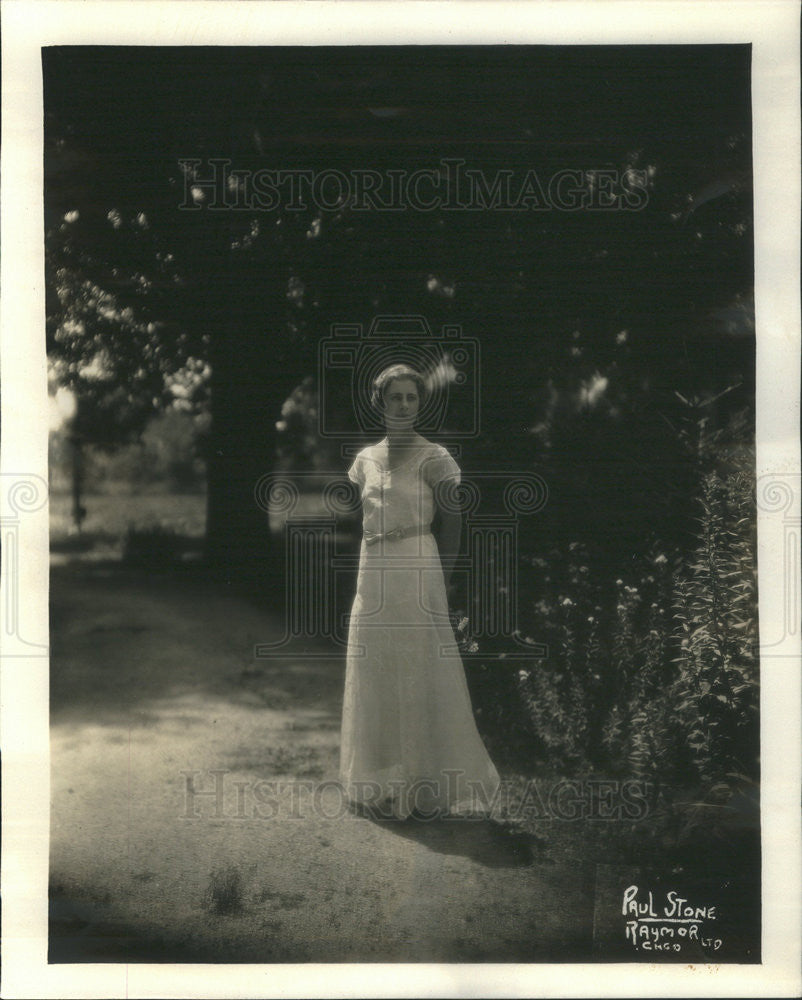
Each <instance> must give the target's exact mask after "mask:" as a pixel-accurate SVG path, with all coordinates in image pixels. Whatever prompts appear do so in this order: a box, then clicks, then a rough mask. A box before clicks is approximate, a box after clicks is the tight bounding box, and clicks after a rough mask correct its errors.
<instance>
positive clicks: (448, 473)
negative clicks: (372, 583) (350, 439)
mask: <svg viewBox="0 0 802 1000" xmlns="http://www.w3.org/2000/svg"><path fill="white" fill-rule="evenodd" d="M348 478H349V479H350V480H351V482H352V483H355V484H356V485H357V486H358V487H359V488H360V494H361V498H362V523H363V528H364V531H365V533H366V534H367V533H372V534H384V533H386V532H388V531H393V530H394V529H397V528H412V527H421V528H424V529H428V528H429V526H430V525H431V523H432V518H433V517H434V492H433V491H434V487H435V486H436V485H437V484H438V483H440V482H442V481H443V480H444V479H456V481H457V482H459V479H460V470H459V466H458V465H457V463H456V462H455V461H454V459H453V458H452V457H451V455H450V454H449V452H448V451H447V450H446V449H445V448H444V447H443V446H442V445H439V444H434V443H432V442H427V443H426V444H425V445H423V446H422V447H421V448H419V449H418V450H417V451H416V452H414V453H413V455H411V456H410V458H408V459H407V460H406V461H405V462H402V463H401V464H400V465H398V466H396V467H395V468H393V469H388V468H387V467H386V465H385V464H384V462H383V461H382V458H381V457H380V452H379V449H378V447H377V446H376V445H370V446H369V447H367V448H364V449H363V450H362V451H361V452H360V453H359V454H358V455H357V457H356V459H355V460H354V464H353V465H352V466H351V468H350V469H349V470H348Z"/></svg>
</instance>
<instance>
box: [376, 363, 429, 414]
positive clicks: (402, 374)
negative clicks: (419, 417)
mask: <svg viewBox="0 0 802 1000" xmlns="http://www.w3.org/2000/svg"><path fill="white" fill-rule="evenodd" d="M402 378H407V379H409V380H410V381H411V382H414V383H415V385H416V386H417V389H418V400H419V402H420V405H421V406H423V404H424V402H425V400H426V395H427V392H426V383H425V382H424V381H423V376H422V375H421V373H420V372H416V371H415V369H414V368H410V367H409V365H390V367H389V368H385V369H384V371H382V372H379V374H378V375H377V376H376V378H375V379H374V381H373V391H372V392H371V395H370V402H371V405H372V406H373V407H374V409H376V410H382V409H383V408H384V392H385V390H386V389H387V386H388V385H389V384H390V383H391V382H395V381H396V380H398V379H402Z"/></svg>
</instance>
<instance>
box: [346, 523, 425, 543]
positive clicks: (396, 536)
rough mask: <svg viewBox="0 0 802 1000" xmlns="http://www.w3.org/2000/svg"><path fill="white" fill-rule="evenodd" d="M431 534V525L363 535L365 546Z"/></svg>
mask: <svg viewBox="0 0 802 1000" xmlns="http://www.w3.org/2000/svg"><path fill="white" fill-rule="evenodd" d="M430 533H431V525H426V524H411V525H409V526H408V527H406V528H391V529H390V531H378V532H373V531H366V532H364V534H363V536H362V537H363V538H364V540H365V545H375V544H376V542H380V541H382V539H386V540H387V541H389V542H397V541H399V540H400V539H402V538H412V537H414V536H415V535H428V534H430Z"/></svg>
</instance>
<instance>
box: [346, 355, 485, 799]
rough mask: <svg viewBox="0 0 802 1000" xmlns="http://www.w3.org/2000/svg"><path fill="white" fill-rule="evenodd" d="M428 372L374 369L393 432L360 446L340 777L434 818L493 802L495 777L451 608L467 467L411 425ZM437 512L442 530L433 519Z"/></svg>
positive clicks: (363, 795) (355, 788) (358, 792)
mask: <svg viewBox="0 0 802 1000" xmlns="http://www.w3.org/2000/svg"><path fill="white" fill-rule="evenodd" d="M425 391H426V390H425V385H424V382H423V379H422V377H421V376H420V374H419V373H418V372H416V371H414V370H413V369H412V368H409V367H408V366H406V365H394V366H392V367H390V368H387V369H385V371H383V372H382V373H381V374H380V375H379V377H378V378H377V379H376V382H375V384H374V390H373V403H374V405H375V406H377V407H378V409H379V410H380V412H381V413H382V415H383V419H384V423H385V426H386V428H387V436H386V437H385V438H384V439H383V440H382V441H379V442H378V443H377V444H374V445H371V446H370V447H368V448H365V449H364V450H363V451H361V452H360V453H359V455H357V457H356V460H355V461H354V463H353V465H352V466H351V468H350V469H349V470H348V476H349V478H350V479H351V481H352V482H353V483H355V484H356V485H357V486H358V487H359V489H360V494H361V498H362V508H363V532H364V536H363V540H362V547H361V551H360V560H359V576H358V581H357V590H356V597H355V599H354V604H353V609H352V612H351V619H350V628H349V635H348V653H347V666H346V675H345V696H344V702H343V718H342V739H341V747H340V779H341V781H342V783H343V785H344V787H345V789H346V792H347V794H348V796H349V798H350V799H351V801H352V802H354V803H355V804H359V805H362V806H365V807H369V808H376V809H378V811H379V812H380V813H381V814H382V815H388V814H390V815H394V816H396V817H399V818H406V817H408V816H416V817H418V818H429V817H433V816H437V815H440V814H444V813H446V812H448V811H449V810H450V809H452V808H454V807H456V806H460V805H463V806H464V805H468V804H470V805H473V806H477V805H478V806H479V807H480V808H482V809H485V810H486V809H487V808H488V806H489V805H490V803H491V801H492V798H493V796H494V794H495V792H496V789H497V787H498V783H499V777H498V772H497V771H496V768H495V767H494V765H493V762H492V761H491V760H490V757H489V756H488V753H487V751H486V749H485V747H484V744H483V743H482V740H481V737H480V736H479V733H478V731H477V729H476V724H475V722H474V718H473V711H472V709H471V701H470V695H469V693H468V686H467V683H466V680H465V671H464V668H463V665H462V661H461V660H460V657H459V652H458V649H457V646H456V643H455V641H454V634H453V632H452V630H451V625H450V622H449V617H448V604H447V601H446V586H447V585H448V582H449V578H450V575H451V571H452V568H453V566H454V561H455V559H456V554H457V549H458V546H459V538H460V527H461V517H460V514H459V512H458V511H457V510H456V509H455V507H454V504H453V502H452V503H451V504H448V503H447V502H446V501H447V495H448V491H449V489H451V490H452V491H453V487H454V486H455V485H456V484H458V483H459V480H460V471H459V468H458V466H457V464H456V462H455V461H454V459H453V458H452V457H451V455H450V454H449V452H448V451H447V450H446V449H445V448H443V447H442V446H441V445H438V444H434V443H432V442H430V441H427V440H426V438H424V437H422V436H421V435H420V434H418V433H417V432H416V430H415V420H416V417H417V415H418V413H419V411H420V409H421V406H422V404H423V401H424V399H425ZM435 516H437V522H438V528H437V540H435V537H434V536H433V534H432V522H433V520H434V519H435Z"/></svg>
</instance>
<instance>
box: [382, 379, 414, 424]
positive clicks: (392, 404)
mask: <svg viewBox="0 0 802 1000" xmlns="http://www.w3.org/2000/svg"><path fill="white" fill-rule="evenodd" d="M419 406H420V398H419V397H418V387H417V385H416V384H415V383H414V381H413V380H412V379H411V378H394V379H392V381H390V382H389V383H388V384H387V385H386V386H385V389H384V422H385V424H386V426H387V428H388V430H407V429H410V428H412V426H413V424H414V423H415V417H416V416H417V415H418V407H419Z"/></svg>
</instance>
